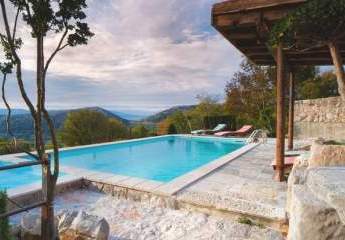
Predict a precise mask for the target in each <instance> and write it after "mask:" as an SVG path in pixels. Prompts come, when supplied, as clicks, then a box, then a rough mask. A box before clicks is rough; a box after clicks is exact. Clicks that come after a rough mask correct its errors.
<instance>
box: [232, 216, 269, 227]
mask: <svg viewBox="0 0 345 240" xmlns="http://www.w3.org/2000/svg"><path fill="white" fill-rule="evenodd" d="M237 221H238V223H241V224H246V225H249V226H256V227H259V228H264V225H263V224H261V223H256V222H254V221H252V220H251V219H249V218H247V217H240V218H238V220H237Z"/></svg>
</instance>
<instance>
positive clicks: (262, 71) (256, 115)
mask: <svg viewBox="0 0 345 240" xmlns="http://www.w3.org/2000/svg"><path fill="white" fill-rule="evenodd" d="M275 74H276V73H275V68H272V67H259V66H255V65H254V64H252V63H250V62H248V61H244V62H243V63H242V64H241V70H240V71H239V72H237V73H235V75H234V77H233V78H232V79H231V81H229V82H228V84H227V86H226V89H225V92H226V101H225V109H226V111H227V112H228V113H231V114H232V115H234V116H236V118H237V119H236V122H237V126H240V125H243V124H251V125H253V126H255V127H256V128H262V129H267V130H268V131H269V132H270V135H274V134H275V107H276V102H275V101H276V99H275V87H276V86H275V78H276V77H275ZM295 78H296V97H297V99H310V98H324V97H331V96H337V95H338V91H337V82H336V76H335V75H334V74H333V73H332V72H324V73H321V74H320V72H319V70H318V68H315V67H300V68H298V69H296V75H295ZM286 97H288V96H286ZM286 107H287V106H286Z"/></svg>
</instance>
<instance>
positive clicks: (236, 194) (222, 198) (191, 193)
mask: <svg viewBox="0 0 345 240" xmlns="http://www.w3.org/2000/svg"><path fill="white" fill-rule="evenodd" d="M274 152H275V144H274V141H272V140H270V141H268V143H267V144H261V145H259V146H258V147H256V148H255V149H253V150H251V151H249V152H247V153H245V154H244V155H242V156H240V157H239V158H237V159H235V160H233V161H231V162H229V163H228V164H226V165H225V166H223V167H222V168H220V169H218V170H216V171H215V172H213V173H211V174H209V175H208V176H206V177H204V178H202V179H201V180H199V181H198V182H196V183H194V184H193V185H191V186H189V187H188V188H185V189H184V190H183V191H181V192H179V193H178V194H177V199H178V200H180V201H185V202H189V203H190V202H193V203H195V204H197V205H202V206H209V207H213V208H216V209H221V210H227V211H231V212H235V213H242V214H246V215H250V216H257V217H262V218H265V219H271V220H273V221H282V222H283V221H285V219H286V213H285V212H286V211H285V206H286V191H287V184H286V183H278V182H275V181H274V180H273V175H274V171H273V169H272V166H271V162H272V160H273V159H274Z"/></svg>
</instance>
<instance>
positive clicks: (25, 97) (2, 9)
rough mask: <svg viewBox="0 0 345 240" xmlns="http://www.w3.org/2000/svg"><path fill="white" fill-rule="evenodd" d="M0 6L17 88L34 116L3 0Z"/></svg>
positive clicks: (0, 1)
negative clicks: (15, 67)
mask: <svg viewBox="0 0 345 240" xmlns="http://www.w3.org/2000/svg"><path fill="white" fill-rule="evenodd" d="M0 6H1V11H2V17H3V20H4V24H5V30H6V35H7V41H8V43H9V47H10V51H11V54H12V56H13V58H14V61H15V63H16V66H17V80H18V85H19V88H20V92H21V94H22V97H23V99H24V101H25V103H26V104H27V105H28V107H29V109H30V112H31V115H33V116H35V114H36V111H35V108H34V106H33V104H32V103H31V101H30V99H29V97H28V96H27V94H26V91H25V88H24V83H23V79H22V67H21V60H20V58H19V56H18V54H17V52H16V49H15V45H14V41H13V39H12V37H11V31H10V27H9V23H8V18H7V12H6V6H5V2H4V0H0Z"/></svg>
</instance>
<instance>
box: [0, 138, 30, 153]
mask: <svg viewBox="0 0 345 240" xmlns="http://www.w3.org/2000/svg"><path fill="white" fill-rule="evenodd" d="M32 147H33V145H32V144H31V143H30V142H27V141H22V140H17V143H16V145H15V144H14V142H13V141H10V140H7V139H0V155H3V154H12V153H20V152H23V151H27V152H30V151H31V149H32Z"/></svg>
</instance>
